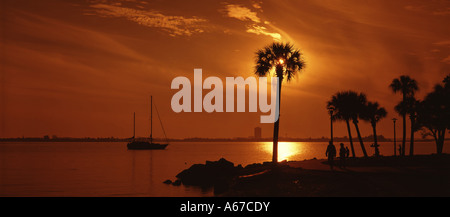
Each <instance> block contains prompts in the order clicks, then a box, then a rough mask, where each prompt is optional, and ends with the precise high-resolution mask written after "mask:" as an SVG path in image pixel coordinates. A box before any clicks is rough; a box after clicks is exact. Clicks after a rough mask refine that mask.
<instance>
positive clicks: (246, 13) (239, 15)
mask: <svg viewBox="0 0 450 217" xmlns="http://www.w3.org/2000/svg"><path fill="white" fill-rule="evenodd" d="M226 9H227V12H228V16H229V17H232V18H236V19H238V20H242V21H247V20H250V21H253V22H255V23H260V22H261V19H260V18H259V17H258V16H257V15H256V12H253V11H252V10H250V9H248V8H246V7H243V6H240V5H227V6H226Z"/></svg>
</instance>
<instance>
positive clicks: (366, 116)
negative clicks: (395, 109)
mask: <svg viewBox="0 0 450 217" xmlns="http://www.w3.org/2000/svg"><path fill="white" fill-rule="evenodd" d="M386 115H387V112H386V109H384V108H383V107H380V105H379V104H378V102H368V103H367V105H366V108H365V111H364V113H363V115H362V116H361V118H362V119H363V120H365V121H368V122H370V125H372V129H373V139H374V147H375V149H376V150H377V149H378V138H377V123H378V122H379V121H380V120H381V119H383V118H385V117H386ZM376 153H377V151H376Z"/></svg>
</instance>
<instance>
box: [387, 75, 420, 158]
mask: <svg viewBox="0 0 450 217" xmlns="http://www.w3.org/2000/svg"><path fill="white" fill-rule="evenodd" d="M389 88H390V89H391V90H392V91H393V92H394V93H398V92H400V93H401V94H402V97H403V100H402V102H403V103H402V102H400V103H399V104H398V105H397V106H405V107H404V108H398V109H397V108H396V111H397V112H399V114H401V115H402V118H403V139H402V153H400V154H401V155H402V156H404V155H405V146H406V114H407V113H408V112H407V111H406V110H407V108H406V106H407V104H406V101H407V98H409V97H412V96H414V93H415V92H416V91H418V90H419V86H418V85H417V81H416V80H414V79H412V78H411V77H409V76H407V75H402V76H400V78H396V79H394V80H393V81H392V83H391V84H390V85H389Z"/></svg>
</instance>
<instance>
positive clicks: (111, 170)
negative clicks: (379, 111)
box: [0, 142, 450, 197]
mask: <svg viewBox="0 0 450 217" xmlns="http://www.w3.org/2000/svg"><path fill="white" fill-rule="evenodd" d="M345 144H346V146H348V144H347V143H345ZM398 144H399V142H398V143H397V147H398ZM365 145H366V149H367V152H368V154H369V155H373V153H374V150H373V148H371V147H370V146H369V143H366V144H365ZM380 145H381V147H380V152H381V154H382V155H393V149H394V148H393V143H392V142H386V143H384V142H382V143H380ZM326 146H327V143H319V142H281V143H280V144H279V159H280V161H281V160H289V161H294V160H305V159H312V158H318V159H322V158H325V150H326ZM354 146H355V151H356V155H357V156H361V155H362V152H361V148H360V145H359V142H355V143H354ZM408 146H409V143H407V147H408ZM408 151H409V150H408V149H407V153H409V152H408ZM435 152H436V146H435V144H434V142H416V143H415V153H416V154H431V153H435ZM444 152H445V153H450V147H449V144H445V145H444ZM220 158H225V159H227V160H229V161H231V162H233V163H235V164H236V165H237V164H242V165H243V166H246V165H248V164H252V163H261V162H264V161H270V160H271V158H272V144H271V143H270V142H175V143H171V144H170V145H169V146H168V147H167V149H166V150H139V151H133V150H127V148H126V143H121V142H109V143H108V142H102V143H96V142H81V143H78V142H61V143H58V142H47V143H40V142H30V143H20V142H11V143H0V196H88V197H89V196H138V197H140V196H159V197H185V196H213V193H212V189H201V188H197V187H186V186H172V185H166V184H163V182H164V181H165V180H167V179H170V180H175V176H176V175H177V174H178V173H179V172H181V171H182V170H184V169H187V168H189V167H190V166H191V165H193V164H196V163H205V161H206V160H209V161H215V160H219V159H220Z"/></svg>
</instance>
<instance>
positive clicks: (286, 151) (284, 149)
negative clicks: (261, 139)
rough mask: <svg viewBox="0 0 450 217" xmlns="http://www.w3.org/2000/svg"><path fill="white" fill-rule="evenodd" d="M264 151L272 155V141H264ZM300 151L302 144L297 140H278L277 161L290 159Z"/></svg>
mask: <svg viewBox="0 0 450 217" xmlns="http://www.w3.org/2000/svg"><path fill="white" fill-rule="evenodd" d="M264 151H265V152H267V153H270V154H271V155H272V151H273V143H272V142H265V143H264ZM301 152H302V145H301V144H299V143H298V142H278V161H284V160H287V161H290V160H293V159H292V157H293V156H295V155H298V154H300V153H301Z"/></svg>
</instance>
